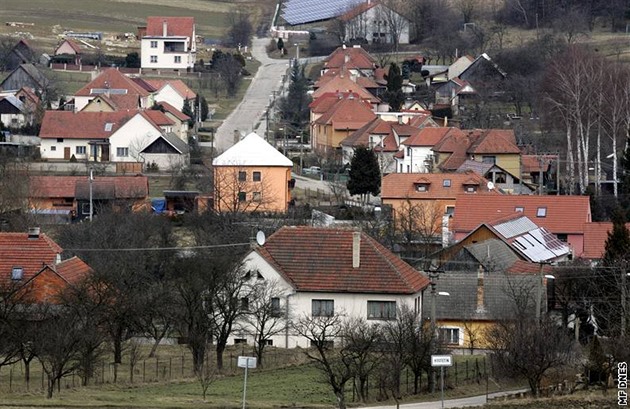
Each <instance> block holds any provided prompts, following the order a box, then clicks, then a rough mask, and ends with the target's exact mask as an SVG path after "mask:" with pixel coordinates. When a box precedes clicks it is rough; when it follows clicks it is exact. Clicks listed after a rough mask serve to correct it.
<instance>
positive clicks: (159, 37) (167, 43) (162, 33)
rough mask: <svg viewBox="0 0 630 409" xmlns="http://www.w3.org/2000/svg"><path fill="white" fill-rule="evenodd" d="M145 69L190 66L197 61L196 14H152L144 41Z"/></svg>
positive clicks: (142, 49) (185, 67)
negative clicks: (155, 15)
mask: <svg viewBox="0 0 630 409" xmlns="http://www.w3.org/2000/svg"><path fill="white" fill-rule="evenodd" d="M140 54H141V57H140V66H141V67H142V69H143V70H159V69H167V70H184V71H185V70H189V69H192V67H193V66H194V65H195V59H196V54H197V43H196V35H195V19H194V17H148V18H147V26H146V31H145V33H144V35H143V36H142V38H141V45H140Z"/></svg>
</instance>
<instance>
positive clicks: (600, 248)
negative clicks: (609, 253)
mask: <svg viewBox="0 0 630 409" xmlns="http://www.w3.org/2000/svg"><path fill="white" fill-rule="evenodd" d="M612 228H613V224H612V223H610V222H592V223H585V224H584V252H583V253H582V254H581V256H580V257H582V258H587V259H591V260H599V259H601V258H602V257H604V253H606V240H608V233H610V232H611V231H612ZM626 228H627V229H630V223H626Z"/></svg>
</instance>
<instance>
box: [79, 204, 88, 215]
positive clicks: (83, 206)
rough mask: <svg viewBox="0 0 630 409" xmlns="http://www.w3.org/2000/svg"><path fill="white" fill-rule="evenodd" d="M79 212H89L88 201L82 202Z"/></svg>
mask: <svg viewBox="0 0 630 409" xmlns="http://www.w3.org/2000/svg"><path fill="white" fill-rule="evenodd" d="M81 214H90V204H89V203H83V204H82V205H81Z"/></svg>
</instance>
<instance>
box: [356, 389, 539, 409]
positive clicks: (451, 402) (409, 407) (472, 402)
mask: <svg viewBox="0 0 630 409" xmlns="http://www.w3.org/2000/svg"><path fill="white" fill-rule="evenodd" d="M527 391H528V389H517V390H512V391H504V392H493V393H490V394H489V395H488V398H489V399H494V398H500V397H502V396H506V395H512V394H515V393H520V392H527ZM485 404H486V395H479V396H470V397H468V398H458V399H445V400H444V407H445V408H466V407H475V406H484V405H485ZM441 407H442V401H441V400H438V401H432V402H418V403H405V404H403V405H400V409H438V408H441ZM359 409H396V405H390V406H367V407H364V408H359Z"/></svg>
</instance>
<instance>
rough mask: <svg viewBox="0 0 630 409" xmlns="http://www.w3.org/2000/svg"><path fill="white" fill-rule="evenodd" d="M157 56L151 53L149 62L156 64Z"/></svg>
mask: <svg viewBox="0 0 630 409" xmlns="http://www.w3.org/2000/svg"><path fill="white" fill-rule="evenodd" d="M157 57H158V56H157V55H152V56H151V57H149V58H150V59H151V63H152V64H157V62H158V58H157Z"/></svg>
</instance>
